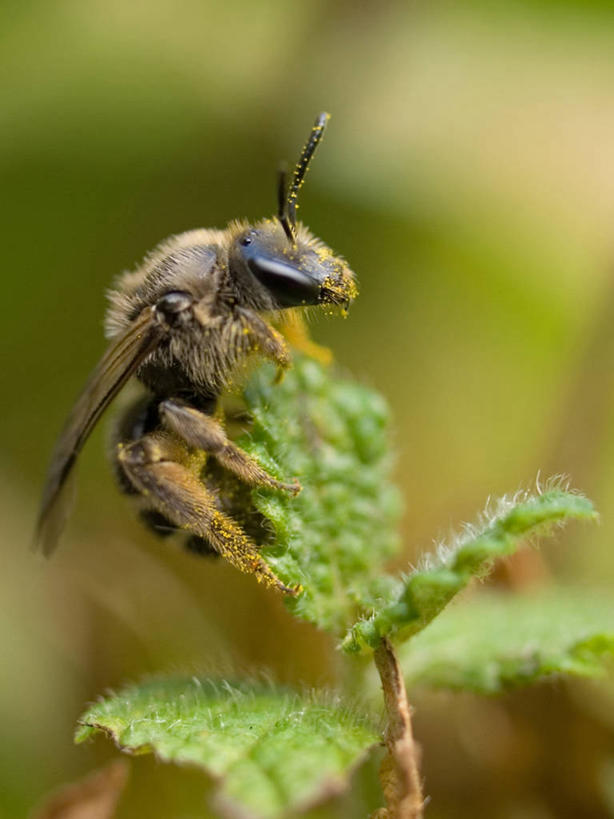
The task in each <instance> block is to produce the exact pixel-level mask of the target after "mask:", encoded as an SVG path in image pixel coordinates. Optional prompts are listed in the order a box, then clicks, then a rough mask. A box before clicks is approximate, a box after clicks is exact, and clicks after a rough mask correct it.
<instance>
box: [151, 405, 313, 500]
mask: <svg viewBox="0 0 614 819" xmlns="http://www.w3.org/2000/svg"><path fill="white" fill-rule="evenodd" d="M158 411H159V413H160V419H161V421H162V423H163V424H164V426H165V427H166V428H167V429H168V430H169V431H171V432H174V433H175V434H176V435H178V436H179V437H180V438H181V439H182V440H183V441H185V442H186V444H187V445H188V446H190V447H194V448H195V449H201V450H204V451H205V452H207V453H208V454H209V455H213V457H214V458H215V459H216V460H217V462H218V463H219V464H220V465H221V466H223V467H224V468H225V469H228V471H229V472H232V473H233V474H234V475H236V476H237V477H238V478H240V479H241V480H242V481H243V482H244V483H246V484H248V485H249V486H261V487H263V488H266V489H281V490H283V491H286V492H291V493H292V494H294V495H296V494H297V493H298V492H300V491H301V486H300V484H299V483H298V481H294V483H283V482H282V481H278V480H277V479H276V478H274V477H273V476H272V475H269V473H268V472H267V471H266V470H265V469H263V467H261V466H260V464H259V463H257V462H256V461H255V460H254V459H253V458H251V457H250V456H249V455H248V454H247V453H246V452H244V451H243V450H242V449H241V448H240V447H238V446H237V445H236V444H234V443H233V442H232V441H231V440H229V438H228V437H227V435H226V433H225V432H224V429H223V428H222V425H221V424H220V423H219V421H216V419H215V418H212V417H211V416H210V415H205V413H204V412H200V410H197V409H195V408H194V407H191V406H190V405H189V404H186V403H183V402H181V401H177V400H171V399H167V400H166V401H162V403H161V404H160V405H159V407H158Z"/></svg>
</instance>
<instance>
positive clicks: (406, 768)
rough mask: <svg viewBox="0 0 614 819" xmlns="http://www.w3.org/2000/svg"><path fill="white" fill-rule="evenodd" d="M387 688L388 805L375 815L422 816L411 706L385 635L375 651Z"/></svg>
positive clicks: (383, 818) (383, 776) (383, 775)
mask: <svg viewBox="0 0 614 819" xmlns="http://www.w3.org/2000/svg"><path fill="white" fill-rule="evenodd" d="M374 659H375V665H376V667H377V670H378V673H379V676H380V679H381V682H382V689H383V692H384V704H385V706H386V714H387V717H388V722H387V725H386V731H385V734H384V739H385V742H386V747H387V749H388V754H387V756H386V757H385V759H384V761H383V762H382V767H381V770H380V780H381V783H382V789H383V791H384V797H385V799H386V807H385V808H381V809H380V810H378V811H377V812H376V813H375V814H374V816H373V819H421V817H422V816H423V808H424V797H423V795H422V783H421V782H420V773H419V770H418V753H419V752H418V748H417V746H416V744H415V742H414V737H413V734H412V729H411V715H410V707H409V703H408V701H407V692H406V690H405V682H404V680H403V675H402V673H401V668H400V666H399V661H398V658H397V655H396V653H395V651H394V648H393V647H392V645H391V643H390V642H389V641H388V640H387V639H386V638H385V637H384V638H383V639H382V641H381V642H380V644H379V645H378V647H377V648H376V649H375V652H374Z"/></svg>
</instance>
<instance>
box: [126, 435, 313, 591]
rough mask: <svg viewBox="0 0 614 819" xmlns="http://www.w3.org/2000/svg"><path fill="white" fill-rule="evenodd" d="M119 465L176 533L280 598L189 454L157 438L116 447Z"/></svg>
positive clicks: (279, 587)
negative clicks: (201, 542) (197, 540)
mask: <svg viewBox="0 0 614 819" xmlns="http://www.w3.org/2000/svg"><path fill="white" fill-rule="evenodd" d="M118 459H119V462H120V464H121V466H122V467H123V469H124V471H125V473H126V476H127V477H128V478H129V480H130V481H131V482H132V484H133V485H134V487H135V488H136V489H137V490H138V491H139V492H140V493H141V494H142V495H144V496H145V497H146V498H147V500H148V501H149V502H150V504H151V506H152V508H154V509H156V510H157V511H158V512H160V513H161V514H162V515H164V516H165V517H166V518H168V519H169V520H170V521H171V522H172V523H173V524H175V525H176V526H177V527H178V528H180V529H184V530H186V531H188V532H190V533H192V534H194V535H198V536H199V537H201V538H204V539H205V540H206V541H207V542H208V543H210V544H211V546H212V547H213V548H214V549H215V551H217V552H218V553H219V554H220V555H222V557H224V558H225V559H226V560H228V561H229V563H232V565H233V566H235V567H236V568H237V569H239V570H240V571H242V572H246V573H248V574H254V575H256V579H257V580H258V582H259V583H264V584H265V585H266V586H269V587H271V588H275V589H277V590H278V591H281V592H283V593H284V594H296V593H297V591H298V590H297V589H293V588H289V587H288V586H285V585H284V584H283V583H282V582H281V580H279V578H278V577H276V575H275V574H274V573H273V572H272V571H271V569H270V568H269V567H268V566H267V564H266V563H265V562H264V561H263V560H262V558H261V557H260V555H259V553H258V548H257V546H256V545H255V544H254V543H253V542H252V541H251V540H250V539H249V538H248V537H247V536H246V535H245V533H244V532H243V531H242V530H241V529H240V528H239V526H237V524H236V523H235V522H234V521H233V520H231V519H230V518H229V517H228V516H226V515H224V514H223V513H222V512H220V510H219V509H218V508H217V505H216V502H215V497H214V495H213V494H212V493H211V492H209V491H208V490H207V489H206V487H205V486H203V484H202V482H201V481H200V479H199V475H198V474H197V473H196V472H195V471H194V470H193V469H191V468H190V453H189V452H188V450H187V449H186V448H185V447H184V446H182V445H181V444H180V443H179V442H178V441H177V440H175V439H173V438H172V437H170V436H169V435H166V434H164V433H160V432H156V433H150V434H147V435H144V436H143V437H142V438H140V439H139V440H138V441H135V442H134V443H131V444H128V445H123V446H122V445H120V449H119V452H118Z"/></svg>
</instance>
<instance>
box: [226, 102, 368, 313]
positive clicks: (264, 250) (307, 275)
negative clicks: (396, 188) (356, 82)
mask: <svg viewBox="0 0 614 819" xmlns="http://www.w3.org/2000/svg"><path fill="white" fill-rule="evenodd" d="M328 118H329V115H328V114H320V116H319V117H318V118H317V120H316V122H315V125H314V126H313V128H312V130H311V134H310V136H309V139H308V141H307V144H306V145H305V147H304V148H303V150H302V152H301V155H300V157H299V160H298V162H297V164H296V167H295V169H294V173H293V175H292V180H291V182H290V185H289V186H288V185H287V182H286V172H285V170H281V171H280V174H279V186H278V211H277V216H276V217H275V219H263V220H262V221H261V222H258V223H256V224H255V225H253V226H251V227H248V228H245V229H243V230H242V231H241V232H240V234H239V235H238V237H237V238H236V240H235V247H234V248H233V253H232V256H233V257H234V261H235V263H238V264H239V265H240V267H241V268H243V271H245V272H247V271H248V272H249V274H250V275H251V276H252V277H253V278H254V279H255V280H256V282H258V283H259V284H260V285H261V286H262V287H263V288H264V291H265V292H266V295H267V296H268V297H269V299H270V302H271V304H270V307H273V308H277V309H280V308H281V309H283V308H286V307H300V306H308V305H318V304H321V305H326V304H329V305H335V304H336V305H344V306H345V307H346V308H347V306H348V305H349V304H350V302H351V301H352V300H353V299H354V298H355V297H356V295H357V293H358V290H357V287H356V282H355V280H354V274H353V273H352V271H351V270H350V268H349V267H348V265H347V264H346V262H345V261H344V260H343V259H342V258H341V257H340V256H335V254H334V253H333V251H332V250H331V249H330V248H329V247H327V246H326V245H325V244H324V243H323V242H321V241H320V240H319V239H317V238H316V237H315V236H313V235H312V234H311V233H310V232H309V230H308V229H307V228H305V227H304V226H303V225H301V224H300V223H297V221H296V208H297V198H298V192H299V190H300V188H301V185H302V184H303V180H304V178H305V173H306V171H307V168H308V166H309V162H310V160H311V157H312V156H313V154H314V151H315V149H316V147H317V146H318V144H319V142H320V140H321V139H322V134H323V133H324V128H325V127H326V123H327V121H328Z"/></svg>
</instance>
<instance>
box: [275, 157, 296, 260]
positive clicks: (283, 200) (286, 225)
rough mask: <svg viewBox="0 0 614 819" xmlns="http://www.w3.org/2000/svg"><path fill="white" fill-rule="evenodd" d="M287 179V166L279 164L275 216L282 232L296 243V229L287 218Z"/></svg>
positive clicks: (291, 241)
mask: <svg viewBox="0 0 614 819" xmlns="http://www.w3.org/2000/svg"><path fill="white" fill-rule="evenodd" d="M287 180H288V168H287V166H286V164H285V163H282V164H281V165H280V166H279V171H278V173H277V218H278V219H279V221H280V223H281V226H282V228H283V229H284V233H285V234H286V236H287V237H288V240H289V242H290V243H291V244H293V245H295V244H296V231H295V230H294V226H293V225H292V224H291V223H290V219H289V218H288V198H287V196H286V189H287Z"/></svg>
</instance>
